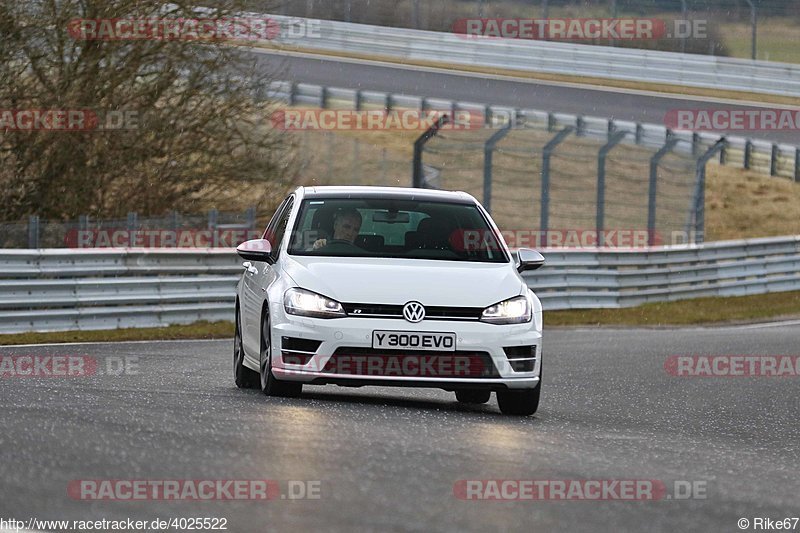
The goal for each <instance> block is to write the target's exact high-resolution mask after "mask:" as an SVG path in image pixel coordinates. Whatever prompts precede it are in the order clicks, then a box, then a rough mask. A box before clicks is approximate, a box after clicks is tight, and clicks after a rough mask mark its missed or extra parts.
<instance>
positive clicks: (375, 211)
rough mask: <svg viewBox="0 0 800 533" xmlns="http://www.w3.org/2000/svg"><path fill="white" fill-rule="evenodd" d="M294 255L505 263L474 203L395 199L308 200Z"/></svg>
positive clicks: (297, 225) (295, 237)
mask: <svg viewBox="0 0 800 533" xmlns="http://www.w3.org/2000/svg"><path fill="white" fill-rule="evenodd" d="M289 253H290V254H293V255H311V256H327V257H332V256H338V257H385V258H408V259H434V260H444V261H474V262H490V263H505V262H508V260H509V259H508V257H507V255H506V253H505V250H504V249H503V247H502V246H501V245H499V244H498V240H497V237H496V235H495V233H494V232H493V231H492V230H491V228H490V226H489V223H488V221H487V220H486V217H485V216H484V215H483V214H482V213H481V211H480V210H479V209H478V207H477V206H476V205H474V204H460V203H447V202H433V201H414V200H397V199H373V198H369V199H352V198H347V199H344V198H330V199H308V200H305V201H304V202H303V204H302V206H301V208H300V214H299V216H298V218H297V222H296V223H295V226H294V230H293V232H292V236H291V241H290V244H289Z"/></svg>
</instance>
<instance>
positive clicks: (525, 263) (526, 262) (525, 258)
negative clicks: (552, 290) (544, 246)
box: [517, 248, 544, 274]
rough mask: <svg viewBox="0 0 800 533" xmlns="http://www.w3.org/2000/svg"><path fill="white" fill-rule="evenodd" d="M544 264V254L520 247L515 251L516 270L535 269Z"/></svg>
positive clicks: (520, 271) (521, 271)
mask: <svg viewBox="0 0 800 533" xmlns="http://www.w3.org/2000/svg"><path fill="white" fill-rule="evenodd" d="M543 265H544V256H543V255H542V254H540V253H539V252H537V251H536V250H531V249H530V248H520V249H519V251H518V252H517V272H519V273H520V274H521V273H523V272H525V271H526V270H536V269H538V268H542V266H543Z"/></svg>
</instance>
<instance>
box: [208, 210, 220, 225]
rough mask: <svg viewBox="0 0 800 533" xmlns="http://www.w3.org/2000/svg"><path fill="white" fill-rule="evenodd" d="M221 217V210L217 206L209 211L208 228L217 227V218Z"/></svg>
mask: <svg viewBox="0 0 800 533" xmlns="http://www.w3.org/2000/svg"><path fill="white" fill-rule="evenodd" d="M218 218H219V211H217V209H216V208H214V209H212V210H210V211H209V212H208V229H210V230H214V229H217V219H218Z"/></svg>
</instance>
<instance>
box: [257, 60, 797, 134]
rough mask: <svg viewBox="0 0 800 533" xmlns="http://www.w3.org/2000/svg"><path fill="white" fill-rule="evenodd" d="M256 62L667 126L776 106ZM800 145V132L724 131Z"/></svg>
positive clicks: (309, 74)
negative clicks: (701, 114)
mask: <svg viewBox="0 0 800 533" xmlns="http://www.w3.org/2000/svg"><path fill="white" fill-rule="evenodd" d="M254 56H255V58H256V60H257V61H258V63H259V64H260V65H261V66H262V67H263V68H265V69H268V70H269V71H270V72H274V73H275V75H276V78H279V79H287V80H290V81H297V82H303V83H312V84H318V85H328V86H332V87H344V88H353V89H362V90H373V91H382V92H393V93H398V94H410V95H416V96H425V97H429V98H444V99H448V100H458V101H466V102H477V103H482V104H494V105H508V106H514V107H520V108H530V109H539V110H543V111H555V112H560V113H572V114H579V115H581V114H582V115H587V116H595V117H601V118H615V119H618V120H630V121H636V122H648V123H652V124H663V123H664V121H665V115H666V113H667V112H668V111H670V110H675V109H695V110H697V109H703V110H711V109H731V108H736V109H755V108H776V107H787V108H788V106H777V105H774V104H759V103H758V102H749V103H748V105H743V104H742V103H741V102H735V101H724V100H720V99H715V98H703V97H696V96H675V95H666V94H660V93H655V92H647V91H634V90H626V89H614V88H608V87H600V86H592V85H579V84H570V83H562V82H547V81H539V80H531V79H522V78H507V77H490V76H488V75H485V74H477V73H467V72H456V71H451V70H442V69H427V68H423V67H418V66H403V65H398V64H392V63H383V62H378V61H367V60H355V59H347V58H339V57H331V56H317V55H311V54H300V53H298V54H295V53H288V54H287V53H276V52H273V51H269V50H263V49H261V50H258V49H257V50H255V52H254ZM720 133H729V134H732V135H737V136H740V137H749V138H753V139H761V140H768V141H772V142H780V143H787V144H793V145H800V131H798V130H797V129H795V130H791V131H757V132H746V131H735V132H730V131H728V132H720Z"/></svg>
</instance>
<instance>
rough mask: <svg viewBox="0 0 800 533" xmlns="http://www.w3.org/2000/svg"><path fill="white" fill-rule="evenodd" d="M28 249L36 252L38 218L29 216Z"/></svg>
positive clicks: (37, 245) (37, 246)
mask: <svg viewBox="0 0 800 533" xmlns="http://www.w3.org/2000/svg"><path fill="white" fill-rule="evenodd" d="M28 248H30V249H31V250H37V249H38V248H39V216H38V215H31V216H29V217H28Z"/></svg>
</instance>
